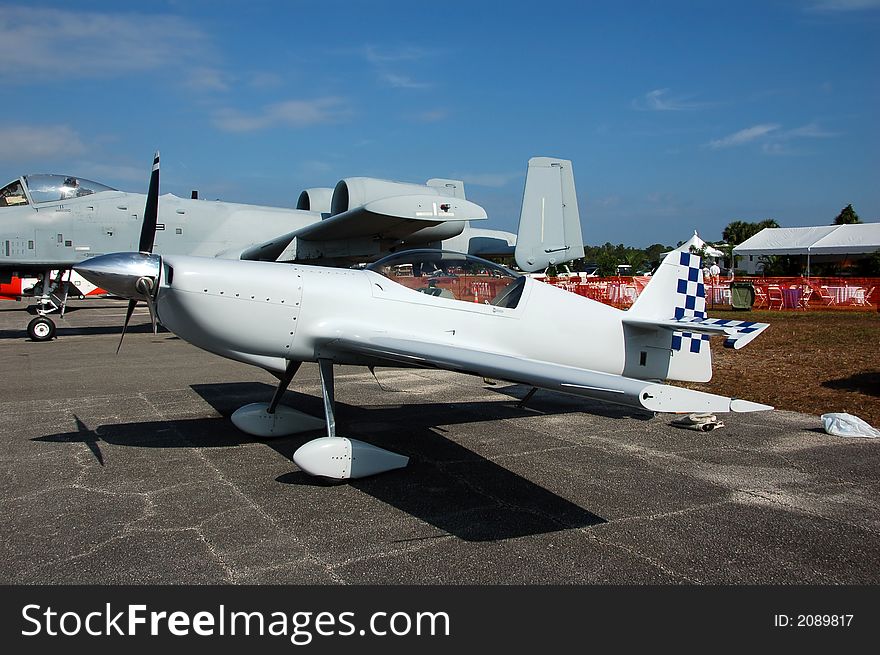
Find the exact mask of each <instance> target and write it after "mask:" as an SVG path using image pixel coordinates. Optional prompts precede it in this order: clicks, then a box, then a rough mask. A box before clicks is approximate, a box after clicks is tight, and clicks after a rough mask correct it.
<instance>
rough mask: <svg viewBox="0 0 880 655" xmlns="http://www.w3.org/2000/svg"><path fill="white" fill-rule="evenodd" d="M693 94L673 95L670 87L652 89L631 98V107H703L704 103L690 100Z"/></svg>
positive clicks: (683, 108) (673, 109)
mask: <svg viewBox="0 0 880 655" xmlns="http://www.w3.org/2000/svg"><path fill="white" fill-rule="evenodd" d="M692 97H693V96H673V95H671V94H670V89H653V90H652V91H648V92H647V93H646V94H645V96H644V97H643V98H640V99H637V100H633V103H632V104H633V108H635V109H639V110H642V111H693V110H695V109H701V108H702V107H705V106H706V105H705V103H699V102H692V101H691V98H692Z"/></svg>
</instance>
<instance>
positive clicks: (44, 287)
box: [37, 270, 58, 316]
mask: <svg viewBox="0 0 880 655" xmlns="http://www.w3.org/2000/svg"><path fill="white" fill-rule="evenodd" d="M55 287H56V284H55V283H54V282H53V281H52V271H51V270H48V271H46V272H45V273H43V281H42V282H41V283H40V289H41V292H40V299H39V300H38V301H37V314H39V315H40V316H45V315H46V314H51V313H52V312H55V311H58V303H56V302H55V299H54V298H53V294H52V292H53V291H54V290H55Z"/></svg>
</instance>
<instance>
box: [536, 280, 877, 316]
mask: <svg viewBox="0 0 880 655" xmlns="http://www.w3.org/2000/svg"><path fill="white" fill-rule="evenodd" d="M536 277H537V279H539V280H542V281H544V282H546V283H547V284H552V285H554V286H557V287H560V288H563V289H567V290H568V291H571V292H573V293H576V294H578V295H581V296H586V297H587V298H592V299H593V300H597V301H599V302H602V303H605V304H606V305H612V306H614V307H617V308H619V309H627V308H628V307H630V306H632V304H633V302H635V299H636V298H638V296H639V294H640V293H641V292H642V290H643V289H644V288H645V285H646V284H648V282H650V281H651V278H650V277H649V276H639V277H603V278H579V277H570V278H561V277H557V278H553V277H546V278H544V277H540V276H536ZM732 281H733V282H736V283H737V284H740V283H743V282H749V283H751V284H752V286H753V288H754V290H755V301H754V303H753V304H752V308H753V309H777V310H802V311H804V310H811V311H812V310H825V309H828V310H855V311H859V310H861V311H875V310H877V309H878V304H880V278H876V277H861V278H856V277H847V278H839V277H811V278H805V277H773V278H771V277H752V276H749V277H738V278H736V279H735V280H728V279H722V280H719V281H717V282H714V283H713V282H707V283H706V285H705V286H706V306H707V307H708V308H709V309H714V308H717V309H729V308H731V306H732V305H731V291H730V283H731V282H732Z"/></svg>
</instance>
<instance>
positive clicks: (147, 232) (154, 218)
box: [116, 150, 159, 355]
mask: <svg viewBox="0 0 880 655" xmlns="http://www.w3.org/2000/svg"><path fill="white" fill-rule="evenodd" d="M158 221H159V151H158V150H157V151H156V154H155V155H154V156H153V169H152V172H151V173H150V188H149V190H148V191H147V202H146V204H145V205H144V222H143V224H142V225H141V238H140V241H139V242H138V251H139V252H141V253H144V254H149V253H152V252H153V245H154V244H155V241H156V226H157V224H158ZM135 289H136V290H137V291H138V292H139V293H141V294H142V295H143V296H144V299H145V300H146V301H147V308H148V309H149V310H150V320H151V322H152V324H153V334H156V307H155V306H154V305H153V298H152V292H153V283H152V281H151V280H150V278H146V277H142V278H139V279H138V280H137V282H135ZM137 303H138V301H137V299H135V298H132V299H131V300H129V301H128V311H127V312H126V313H125V323H123V325H122V334H120V335H119V345H117V346H116V354H117V355H118V354H119V349H120V348H122V340H123V339H124V338H125V330H126V328H128V322H129V321H130V320H131V315H132V314H133V313H134V308H135V307H137Z"/></svg>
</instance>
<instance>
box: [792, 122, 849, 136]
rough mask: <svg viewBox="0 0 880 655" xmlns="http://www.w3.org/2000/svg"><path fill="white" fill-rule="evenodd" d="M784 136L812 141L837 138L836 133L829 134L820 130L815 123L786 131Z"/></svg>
mask: <svg viewBox="0 0 880 655" xmlns="http://www.w3.org/2000/svg"><path fill="white" fill-rule="evenodd" d="M784 136H786V137H790V138H798V137H807V138H812V139H827V138H830V137H834V136H838V132H829V131H828V130H824V129H822V128H821V127H820V126H819V125H818V124H817V123H809V124H807V125H802V126H801V127H796V128H794V129H792V130H788V131H787V132H785V134H784Z"/></svg>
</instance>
